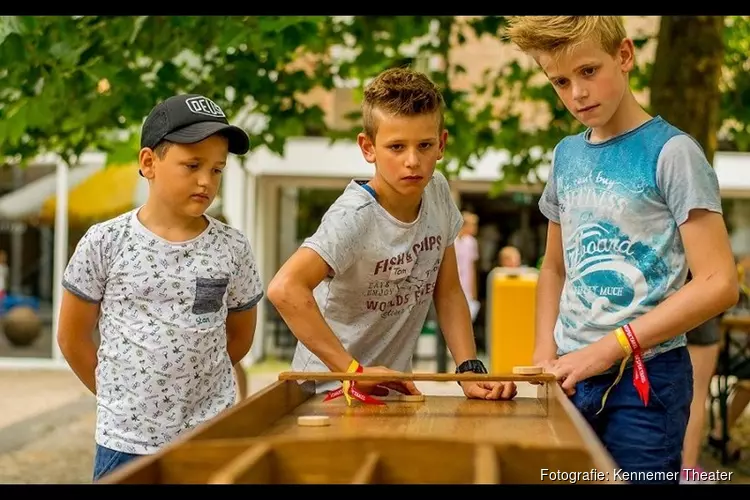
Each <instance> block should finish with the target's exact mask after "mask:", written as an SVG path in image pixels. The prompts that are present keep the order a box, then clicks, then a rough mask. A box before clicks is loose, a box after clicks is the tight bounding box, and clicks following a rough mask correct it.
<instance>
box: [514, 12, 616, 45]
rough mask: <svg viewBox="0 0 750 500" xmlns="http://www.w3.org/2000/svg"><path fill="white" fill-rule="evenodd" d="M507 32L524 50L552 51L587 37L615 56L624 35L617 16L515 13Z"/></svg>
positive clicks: (577, 42)
mask: <svg viewBox="0 0 750 500" xmlns="http://www.w3.org/2000/svg"><path fill="white" fill-rule="evenodd" d="M506 33H507V36H508V38H509V39H510V41H511V42H513V43H514V44H516V45H517V46H518V48H519V49H521V50H522V51H523V52H526V53H530V52H546V53H555V52H559V51H562V50H567V49H570V48H572V47H574V46H576V45H578V44H579V43H582V42H585V41H589V40H590V41H594V42H597V43H598V44H599V45H600V46H601V48H602V50H604V51H605V52H607V53H608V54H612V55H614V54H615V52H617V49H619V48H620V44H621V43H622V41H623V40H624V39H625V38H627V33H626V32H625V27H624V26H623V24H622V17H620V16H515V17H513V18H511V19H509V21H508V28H507V32H506Z"/></svg>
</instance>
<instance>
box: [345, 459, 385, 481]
mask: <svg viewBox="0 0 750 500" xmlns="http://www.w3.org/2000/svg"><path fill="white" fill-rule="evenodd" d="M379 464H380V454H379V453H377V452H374V451H373V452H370V453H368V454H367V455H366V456H365V460H364V462H362V465H360V466H359V469H357V472H355V473H354V477H352V481H351V484H376V483H377V476H378V466H379Z"/></svg>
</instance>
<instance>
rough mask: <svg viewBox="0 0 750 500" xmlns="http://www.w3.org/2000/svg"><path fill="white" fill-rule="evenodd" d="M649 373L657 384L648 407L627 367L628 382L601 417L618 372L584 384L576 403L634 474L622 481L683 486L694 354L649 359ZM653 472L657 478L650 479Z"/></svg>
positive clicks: (667, 354) (672, 353)
mask: <svg viewBox="0 0 750 500" xmlns="http://www.w3.org/2000/svg"><path fill="white" fill-rule="evenodd" d="M618 368H619V367H618ZM646 372H647V374H648V379H649V383H650V385H651V389H650V396H649V403H648V406H645V405H644V404H643V402H642V401H641V399H640V397H639V396H638V393H637V392H636V389H635V386H634V385H633V368H632V366H631V367H628V368H627V369H625V371H624V372H623V375H622V379H620V381H619V382H618V383H617V385H616V386H615V387H613V388H612V390H611V391H610V393H609V396H607V402H606V405H605V407H604V410H602V411H601V413H599V415H596V412H598V411H599V409H600V408H601V407H602V396H603V395H604V392H605V391H606V390H607V388H608V387H609V386H610V385H611V384H612V383H613V382H614V381H615V379H616V378H617V373H614V374H609V373H608V374H603V375H599V376H596V377H591V378H590V379H588V380H584V381H582V382H580V383H579V384H578V385H577V386H576V392H575V394H573V395H572V396H571V400H572V401H573V404H575V406H576V407H577V408H578V410H579V411H580V412H581V413H582V414H583V416H584V417H585V418H586V420H587V421H588V422H589V424H590V425H591V427H593V429H594V431H595V432H596V434H597V435H598V436H599V439H600V440H601V441H602V443H603V444H604V446H605V448H607V450H608V451H609V453H610V455H611V456H612V458H613V459H614V461H615V463H616V464H617V466H618V467H619V468H620V469H621V470H622V471H623V472H626V473H628V476H627V477H623V476H620V478H619V479H622V480H625V481H627V482H628V483H633V484H635V483H648V484H657V483H661V484H678V483H679V480H680V473H681V470H682V443H683V440H684V438H685V430H686V428H687V423H688V419H689V417H690V403H691V401H692V399H693V365H692V363H691V361H690V354H689V353H688V350H687V348H685V347H680V348H677V349H673V350H671V351H667V352H665V353H663V354H660V355H658V356H655V357H654V358H652V359H649V360H648V361H646ZM633 473H636V474H633ZM638 473H640V474H638ZM648 473H651V474H652V476H653V477H652V478H650V479H649V477H648V476H647V474H648ZM654 473H656V474H654ZM659 473H666V474H659Z"/></svg>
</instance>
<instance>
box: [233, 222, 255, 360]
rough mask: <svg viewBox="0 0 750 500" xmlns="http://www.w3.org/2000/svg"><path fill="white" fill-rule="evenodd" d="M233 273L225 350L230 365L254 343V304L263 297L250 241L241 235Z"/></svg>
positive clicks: (239, 358) (242, 356) (244, 354)
mask: <svg viewBox="0 0 750 500" xmlns="http://www.w3.org/2000/svg"><path fill="white" fill-rule="evenodd" d="M236 259H237V260H236V272H235V274H234V275H233V276H232V280H231V286H230V288H229V293H228V294H227V310H228V312H227V324H226V328H227V351H228V352H229V359H230V360H231V361H232V365H233V366H234V365H236V364H237V363H239V362H240V361H242V358H244V357H245V356H246V355H247V353H248V351H249V350H250V347H251V346H252V345H253V338H254V337H255V328H256V322H257V321H256V320H257V314H258V311H257V306H258V302H260V299H261V298H263V284H262V283H261V280H260V275H259V274H258V269H257V267H256V263H255V257H254V255H253V250H252V248H251V247H250V242H249V241H247V239H246V238H245V237H244V236H243V237H242V240H241V241H240V247H239V250H238V252H237V256H236Z"/></svg>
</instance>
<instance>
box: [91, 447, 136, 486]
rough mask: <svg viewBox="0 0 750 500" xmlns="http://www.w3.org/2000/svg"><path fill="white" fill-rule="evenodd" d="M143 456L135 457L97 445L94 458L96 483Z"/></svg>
mask: <svg viewBox="0 0 750 500" xmlns="http://www.w3.org/2000/svg"><path fill="white" fill-rule="evenodd" d="M140 456H141V455H133V454H131V453H125V452H122V451H116V450H111V449H109V448H105V447H104V446H102V445H99V444H97V445H96V456H95V457H94V481H98V480H99V479H101V478H102V477H104V476H105V475H107V474H109V473H110V472H112V471H113V470H115V469H116V468H118V467H119V466H121V465H123V464H126V463H128V462H130V461H131V460H134V459H136V458H138V457H140Z"/></svg>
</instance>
